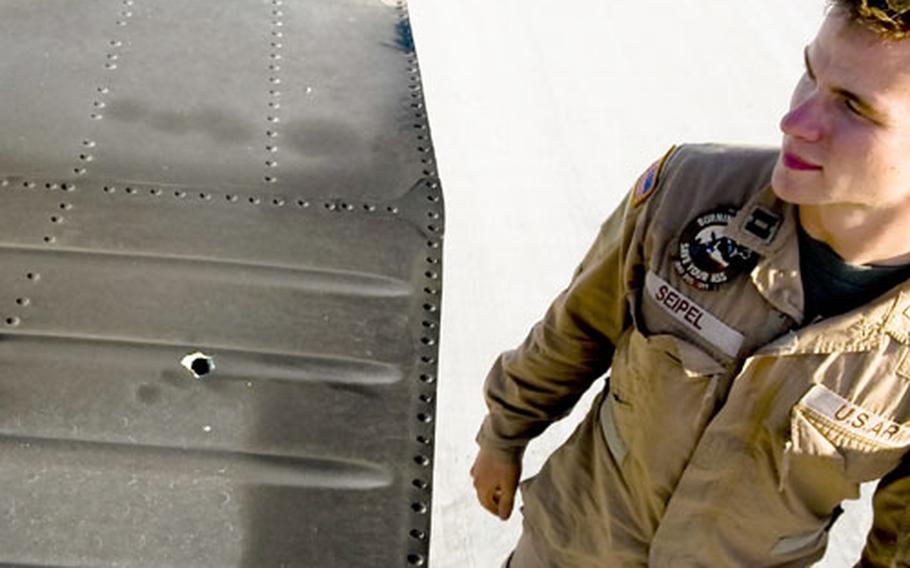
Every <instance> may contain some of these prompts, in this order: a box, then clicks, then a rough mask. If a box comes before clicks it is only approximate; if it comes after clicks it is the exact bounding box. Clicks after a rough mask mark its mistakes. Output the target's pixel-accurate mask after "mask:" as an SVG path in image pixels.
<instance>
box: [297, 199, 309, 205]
mask: <svg viewBox="0 0 910 568" xmlns="http://www.w3.org/2000/svg"><path fill="white" fill-rule="evenodd" d="M309 206H310V202H309V201H305V200H303V199H298V200H297V207H309Z"/></svg>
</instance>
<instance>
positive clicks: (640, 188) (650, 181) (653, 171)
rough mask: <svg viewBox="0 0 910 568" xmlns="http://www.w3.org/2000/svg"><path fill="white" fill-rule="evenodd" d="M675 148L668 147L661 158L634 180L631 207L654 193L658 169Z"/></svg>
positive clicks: (658, 177) (658, 175)
mask: <svg viewBox="0 0 910 568" xmlns="http://www.w3.org/2000/svg"><path fill="white" fill-rule="evenodd" d="M675 149H676V146H673V147H672V148H670V150H669V151H667V153H666V154H664V155H663V157H662V158H661V159H659V160H657V161H656V162H654V163H653V164H651V166H650V167H649V168H648V169H646V170H645V173H643V174H641V176H639V178H638V181H636V182H635V189H633V190H632V206H633V207H638V206H639V205H641V204H642V203H644V202H645V201H647V200H648V198H649V197H651V196H652V195H653V194H654V190H655V189H657V183H658V182H659V181H660V170H661V168H663V165H664V162H666V161H667V158H669V157H670V154H672V153H673V150H675Z"/></svg>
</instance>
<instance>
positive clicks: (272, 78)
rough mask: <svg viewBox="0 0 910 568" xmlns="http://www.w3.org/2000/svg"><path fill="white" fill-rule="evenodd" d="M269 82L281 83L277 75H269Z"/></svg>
mask: <svg viewBox="0 0 910 568" xmlns="http://www.w3.org/2000/svg"><path fill="white" fill-rule="evenodd" d="M269 83H271V84H273V85H278V84H280V83H281V79H279V78H278V77H269Z"/></svg>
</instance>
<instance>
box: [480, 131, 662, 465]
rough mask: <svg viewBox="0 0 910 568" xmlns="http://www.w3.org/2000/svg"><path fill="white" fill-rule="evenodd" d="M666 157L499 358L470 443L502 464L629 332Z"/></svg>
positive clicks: (560, 413) (563, 411) (564, 406)
mask: <svg viewBox="0 0 910 568" xmlns="http://www.w3.org/2000/svg"><path fill="white" fill-rule="evenodd" d="M672 152H673V149H672V148H671V150H670V151H669V152H667V154H666V155H665V156H664V158H663V159H661V160H659V161H658V162H655V164H654V165H652V166H651V168H649V169H648V170H647V171H645V173H644V174H642V177H641V178H639V181H638V182H637V183H636V185H635V187H633V189H632V191H631V192H630V193H629V195H627V196H626V198H625V200H624V201H623V202H622V203H621V204H620V206H619V208H618V209H617V210H616V211H615V212H614V213H613V214H612V215H611V216H610V218H609V219H608V220H607V221H606V222H605V223H604V224H603V225H602V227H601V230H600V233H599V234H598V236H597V239H596V240H595V242H594V244H593V245H592V247H591V248H590V250H589V251H588V253H587V254H586V255H585V257H584V259H583V260H582V262H581V264H580V265H579V266H578V268H577V269H576V270H575V273H574V275H573V277H572V280H571V282H570V284H569V286H568V288H566V289H565V290H564V291H563V292H562V293H561V294H560V295H559V296H558V297H557V298H556V299H555V300H554V301H553V303H552V304H551V305H550V307H549V309H548V310H547V312H546V314H545V316H544V318H543V319H542V320H541V321H539V322H538V323H537V324H536V325H535V326H534V327H533V328H532V329H531V331H530V333H529V335H528V336H527V338H526V339H525V341H524V342H523V343H522V344H521V346H519V347H518V348H517V349H515V350H512V351H507V352H505V353H503V354H502V355H500V357H499V358H498V359H497V360H496V362H495V363H494V365H493V367H492V369H491V370H490V372H489V374H488V375H487V378H486V382H485V396H486V403H487V408H488V410H489V413H488V414H487V416H486V418H485V419H484V422H483V424H482V426H481V428H480V432H479V433H478V435H477V443H478V444H479V445H480V446H481V447H483V448H484V449H486V450H487V451H492V452H495V453H496V454H498V455H499V456H500V457H501V458H502V459H503V460H504V461H505V460H508V461H518V460H520V459H521V456H522V454H523V453H524V449H525V446H526V445H527V444H528V442H529V441H530V440H531V439H532V438H534V437H535V436H537V435H539V434H540V433H541V432H543V431H544V430H545V429H546V428H547V426H549V425H550V424H551V423H552V422H554V421H556V420H558V419H560V418H562V417H564V416H565V415H567V414H568V413H569V411H570V410H571V409H572V407H573V406H574V404H575V403H576V402H577V401H578V399H579V398H580V397H581V395H582V394H583V393H584V392H585V390H587V389H588V387H589V386H590V385H591V383H593V382H594V380H596V379H597V378H598V377H600V376H601V375H602V374H603V373H605V372H606V371H607V369H608V368H609V367H610V363H611V361H612V357H613V350H614V345H615V344H616V341H617V339H618V338H619V336H620V334H621V332H622V331H623V330H624V329H625V328H626V327H628V326H629V325H630V324H631V322H630V315H629V310H628V301H627V295H628V290H629V283H630V282H631V281H633V280H634V279H635V278H639V279H641V278H643V272H642V270H641V258H642V249H643V239H644V235H645V234H646V231H645V230H644V227H645V225H646V223H647V219H648V217H649V210H653V205H654V203H655V202H656V201H658V199H657V197H654V198H653V199H652V194H654V193H658V192H659V191H660V190H659V184H660V182H661V179H662V178H661V177H660V176H661V168H662V167H663V165H664V162H665V161H666V160H667V159H668V157H669V156H670V155H671V153H672ZM658 197H659V196H658Z"/></svg>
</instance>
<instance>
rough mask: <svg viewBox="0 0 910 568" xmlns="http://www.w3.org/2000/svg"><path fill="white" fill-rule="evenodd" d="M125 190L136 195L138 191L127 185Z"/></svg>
mask: <svg viewBox="0 0 910 568" xmlns="http://www.w3.org/2000/svg"><path fill="white" fill-rule="evenodd" d="M123 191H125V192H127V193H129V194H130V195H134V194H135V193H136V190H135V189H134V188H132V187H127V188H125V189H124V190H123Z"/></svg>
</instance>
